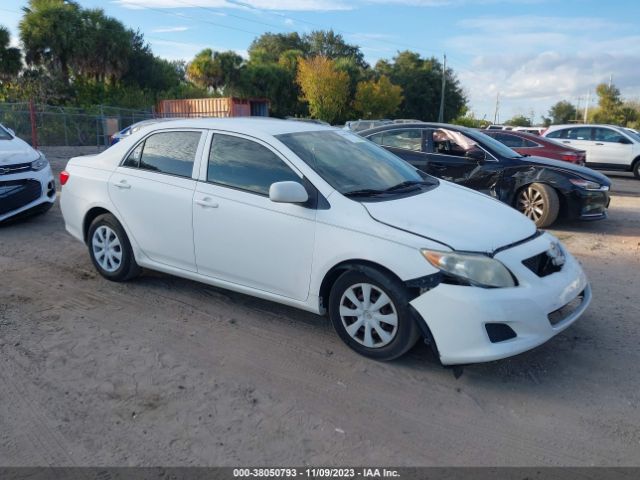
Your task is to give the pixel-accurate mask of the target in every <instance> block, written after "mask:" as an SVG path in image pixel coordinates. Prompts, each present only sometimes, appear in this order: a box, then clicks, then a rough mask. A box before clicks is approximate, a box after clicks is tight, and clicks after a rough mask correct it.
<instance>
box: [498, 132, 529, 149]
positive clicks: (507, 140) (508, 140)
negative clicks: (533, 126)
mask: <svg viewBox="0 0 640 480" xmlns="http://www.w3.org/2000/svg"><path fill="white" fill-rule="evenodd" d="M494 138H495V139H496V140H498V141H499V142H502V143H504V144H505V145H506V146H507V147H511V148H521V147H522V146H523V139H522V138H520V137H517V136H515V135H509V134H508V133H496V134H495V135H494Z"/></svg>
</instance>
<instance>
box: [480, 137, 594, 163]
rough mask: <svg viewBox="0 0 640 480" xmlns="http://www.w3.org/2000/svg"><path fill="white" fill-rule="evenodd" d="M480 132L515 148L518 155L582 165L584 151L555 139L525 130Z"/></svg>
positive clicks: (584, 159) (584, 158)
mask: <svg viewBox="0 0 640 480" xmlns="http://www.w3.org/2000/svg"><path fill="white" fill-rule="evenodd" d="M482 133H484V134H485V135H489V136H490V137H491V138H495V139H496V140H498V141H499V142H500V143H504V144H505V145H506V146H507V147H509V148H511V149H513V150H515V151H516V152H518V153H519V154H520V155H524V156H527V155H534V156H536V157H545V158H552V159H553V160H562V161H565V162H571V163H575V164H576V165H584V164H585V162H586V157H587V155H586V152H585V151H584V150H579V149H577V148H573V147H570V146H569V145H563V144H562V143H558V142H556V141H555V140H551V139H549V138H544V137H541V136H539V135H533V134H532V133H527V132H516V131H496V130H485V131H483V132H482Z"/></svg>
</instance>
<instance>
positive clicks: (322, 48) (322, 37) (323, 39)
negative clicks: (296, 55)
mask: <svg viewBox="0 0 640 480" xmlns="http://www.w3.org/2000/svg"><path fill="white" fill-rule="evenodd" d="M302 40H303V42H304V44H305V48H306V53H307V55H308V56H312V57H313V56H322V57H327V58H330V59H333V60H336V59H338V58H352V59H353V60H354V61H355V63H356V64H357V65H358V66H359V67H361V68H367V67H368V65H367V63H366V62H365V61H364V55H363V53H362V51H361V50H360V48H359V47H358V46H356V45H350V44H348V43H347V42H345V40H344V38H343V37H342V35H340V34H339V33H335V32H334V31H333V30H315V31H313V32H311V33H308V34H306V35H305V36H304V37H302ZM303 50H304V49H303Z"/></svg>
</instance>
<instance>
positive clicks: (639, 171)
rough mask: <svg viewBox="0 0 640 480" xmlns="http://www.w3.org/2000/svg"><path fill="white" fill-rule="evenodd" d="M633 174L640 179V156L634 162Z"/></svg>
mask: <svg viewBox="0 0 640 480" xmlns="http://www.w3.org/2000/svg"><path fill="white" fill-rule="evenodd" d="M633 176H634V177H636V178H637V179H638V180H640V158H639V159H638V160H636V163H634V164H633Z"/></svg>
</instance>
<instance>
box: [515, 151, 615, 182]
mask: <svg viewBox="0 0 640 480" xmlns="http://www.w3.org/2000/svg"><path fill="white" fill-rule="evenodd" d="M518 161H521V162H524V163H525V164H528V165H538V166H541V167H547V168H552V169H554V170H564V171H567V172H570V173H574V174H576V175H577V176H579V177H582V178H584V179H586V180H592V181H594V182H598V183H600V184H601V185H611V180H609V179H608V178H607V176H606V175H603V174H602V173H600V172H596V171H595V170H592V169H590V168H588V167H581V166H580V165H576V164H575V163H570V162H563V161H561V160H553V159H551V158H543V157H524V158H518Z"/></svg>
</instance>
